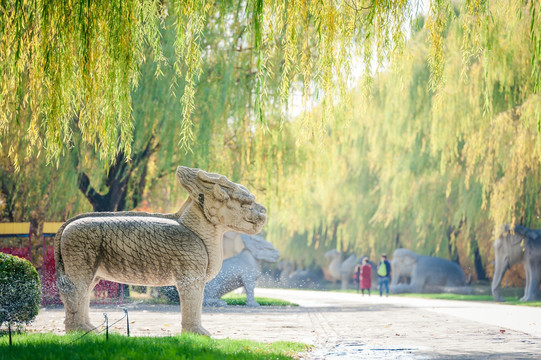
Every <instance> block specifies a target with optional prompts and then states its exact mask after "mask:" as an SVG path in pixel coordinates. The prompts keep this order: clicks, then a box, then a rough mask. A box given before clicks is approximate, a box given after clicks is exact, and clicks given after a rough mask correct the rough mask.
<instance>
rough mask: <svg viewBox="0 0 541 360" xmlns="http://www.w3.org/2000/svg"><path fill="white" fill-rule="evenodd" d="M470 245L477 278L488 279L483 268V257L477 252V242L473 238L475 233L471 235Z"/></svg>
mask: <svg viewBox="0 0 541 360" xmlns="http://www.w3.org/2000/svg"><path fill="white" fill-rule="evenodd" d="M471 247H472V249H473V265H474V267H475V274H476V275H477V280H488V278H487V274H486V272H485V268H484V266H483V259H482V258H481V254H480V253H479V244H478V243H477V239H476V238H475V234H472V235H471Z"/></svg>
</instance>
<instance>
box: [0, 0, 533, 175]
mask: <svg viewBox="0 0 541 360" xmlns="http://www.w3.org/2000/svg"><path fill="white" fill-rule="evenodd" d="M516 1H517V2H518V1H519V0H516ZM419 3H420V0H387V1H373V0H347V1H333V0H314V1H308V0H295V1H286V0H276V1H271V0H248V1H246V2H239V1H234V0H230V1H222V2H211V1H208V0H204V1H196V0H179V1H175V2H166V1H164V0H108V1H83V0H27V1H21V0H6V1H2V2H0V137H2V143H1V145H0V153H1V154H3V155H7V156H8V157H9V158H10V159H11V161H12V163H13V164H14V165H15V166H16V167H17V166H18V164H19V158H20V157H21V156H24V157H29V156H33V155H39V153H40V152H42V151H43V152H44V153H45V155H46V156H47V159H48V160H52V161H58V158H59V156H60V155H61V154H63V153H65V152H66V151H68V150H69V147H70V145H69V144H70V139H71V137H72V134H71V130H70V129H71V128H72V126H71V125H73V123H74V122H75V121H76V120H75V119H78V120H77V121H78V123H77V126H78V128H79V129H81V133H82V135H83V141H84V142H85V143H86V144H89V145H91V146H92V147H94V148H95V149H96V151H97V152H98V153H99V156H100V158H101V159H102V160H103V161H104V162H105V164H106V166H109V165H110V163H111V162H112V161H114V159H115V155H116V154H117V153H118V152H119V151H122V152H123V153H125V154H127V155H128V157H129V156H130V154H131V152H132V151H131V146H132V142H133V126H134V122H133V118H132V109H131V101H132V100H131V99H132V93H131V92H132V90H133V89H134V88H136V87H137V85H138V80H139V77H140V74H139V67H140V65H141V63H142V62H143V61H145V60H147V59H146V57H149V59H148V60H151V61H155V62H158V63H164V62H165V60H164V57H163V55H162V53H161V45H160V42H161V34H162V31H163V29H162V28H163V26H164V19H165V18H166V17H167V16H168V14H169V13H171V14H173V15H172V16H174V18H175V29H176V34H177V35H176V42H175V46H176V54H177V59H176V61H175V62H174V64H175V79H173V83H174V84H176V82H177V80H182V84H183V86H182V87H180V88H179V89H178V90H179V91H180V92H181V94H179V95H180V96H179V97H178V98H177V97H175V96H171V101H180V104H181V113H179V114H178V116H179V120H178V121H179V122H180V123H181V126H180V127H179V129H180V133H179V134H177V135H176V136H178V140H179V144H180V147H181V148H184V149H190V148H191V145H192V144H193V143H194V141H195V135H194V133H193V128H194V121H197V119H194V118H193V114H194V109H195V108H194V107H195V105H194V104H195V102H194V96H195V89H196V87H197V86H198V82H199V78H200V75H201V69H202V54H203V53H204V52H205V51H206V49H205V48H202V44H203V43H204V39H203V34H204V33H205V30H206V29H207V28H208V27H212V26H215V24H216V21H213V20H214V19H217V18H225V19H231V20H226V22H227V21H240V22H241V23H243V24H242V26H244V27H245V28H246V29H249V30H250V31H248V32H246V35H245V36H243V37H242V38H241V39H240V43H239V45H241V46H242V47H244V48H250V47H251V48H252V49H253V51H252V57H253V61H252V69H251V71H252V72H254V73H255V78H256V81H255V83H254V89H253V98H252V101H251V102H252V104H253V105H254V109H255V111H252V112H250V111H248V109H247V113H248V114H249V116H250V121H251V122H254V121H256V120H259V121H260V122H264V121H265V120H264V114H265V109H264V108H263V105H262V104H273V105H272V106H276V107H280V108H282V109H283V108H287V103H288V102H289V101H290V99H291V94H293V93H294V92H295V93H299V92H300V93H302V94H303V99H304V100H303V104H304V106H305V107H306V106H308V105H309V103H310V102H314V101H315V102H321V103H323V105H324V113H325V116H324V118H323V121H322V122H317V123H314V122H313V121H312V120H310V117H305V125H304V126H305V127H306V128H308V130H310V131H311V132H314V130H317V131H320V130H321V129H323V126H322V125H324V124H325V123H326V121H327V120H326V119H327V118H328V117H332V112H331V111H330V110H331V109H332V107H333V104H335V103H336V101H337V99H338V98H340V96H341V95H343V94H344V93H345V91H344V90H345V88H346V87H347V86H348V85H347V84H348V81H349V80H350V76H351V72H352V66H351V62H352V60H353V59H354V58H357V57H358V58H361V59H364V62H365V63H366V64H371V63H372V59H374V58H377V59H378V62H379V64H384V63H385V59H387V58H388V57H389V56H390V55H391V54H392V53H394V52H396V51H397V50H398V51H399V49H400V48H401V47H402V46H401V44H403V43H404V36H405V35H404V34H405V33H406V32H407V31H406V30H407V28H406V27H407V26H409V20H410V18H411V16H412V14H413V10H412V9H415V8H417V7H418V4H419ZM468 3H469V4H471V6H469V7H468V10H469V13H468V14H469V16H473V17H475V16H478V15H480V14H483V12H484V11H485V6H483V4H484V1H482V0H468ZM239 11H240V12H242V11H244V14H245V15H244V16H240V17H239V16H237V15H234V14H238V13H239ZM413 15H414V14H413ZM448 17H449V0H437V1H434V2H433V5H432V8H431V12H430V17H429V21H428V23H429V27H430V28H432V30H433V31H432V32H431V35H430V41H431V44H432V49H433V50H432V52H431V55H430V56H431V63H430V64H431V68H432V72H433V80H434V81H433V83H434V84H437V83H438V81H439V80H440V77H441V73H442V65H443V59H442V57H441V43H442V42H441V39H442V36H443V35H442V34H443V31H444V29H445V26H446V25H445V24H446V23H447V19H448ZM478 18H481V17H478ZM531 18H532V30H531V36H532V53H533V55H532V56H533V58H534V60H535V64H537V65H538V64H539V58H540V57H539V46H538V44H539V38H540V37H539V24H538V23H536V22H534V21H535V19H538V18H539V5H538V4H537V2H532V5H531ZM481 19H482V21H484V22H486V21H488V20H486V19H489V17H488V16H487V17H484V18H481ZM230 35H231V34H227V33H224V38H226V37H228V36H230ZM487 46H488V45H487ZM149 49H150V51H149ZM371 70H372V69H371V65H367V66H366V73H367V74H365V75H369V73H370V72H371ZM156 73H157V74H158V75H159V74H161V67H160V66H158V68H157V70H156ZM274 76H277V77H279V78H280V79H281V82H280V86H279V88H277V89H270V88H268V86H269V81H268V79H269V78H270V77H274ZM533 76H534V77H537V78H539V70H538V67H537V68H534V69H533ZM179 83H180V81H179ZM537 83H538V84H539V81H537ZM173 89H177V87H175V86H173ZM231 91H235V89H231ZM172 95H173V94H172ZM263 97H275V101H270V102H269V101H266V102H262V99H263ZM276 100H278V101H276ZM23 119H25V120H24V121H23ZM26 119H30V120H29V121H28V120H26ZM8 129H9V131H8ZM8 133H9V134H10V136H12V135H13V134H15V136H16V137H18V138H25V139H26V140H27V143H28V147H27V149H26V150H25V151H24V153H22V154H21V153H20V151H17V150H16V148H17V147H16V146H15V145H14V143H13V142H11V141H10V140H9V138H8V137H7V136H6V135H7V134H8ZM172 136H175V135H174V134H173V135H172Z"/></svg>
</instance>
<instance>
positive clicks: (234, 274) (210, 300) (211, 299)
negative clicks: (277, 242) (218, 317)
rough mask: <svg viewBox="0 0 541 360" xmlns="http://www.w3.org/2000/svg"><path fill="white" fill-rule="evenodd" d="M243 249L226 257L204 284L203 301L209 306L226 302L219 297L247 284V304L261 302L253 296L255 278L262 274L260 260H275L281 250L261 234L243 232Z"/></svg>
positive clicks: (245, 287)
mask: <svg viewBox="0 0 541 360" xmlns="http://www.w3.org/2000/svg"><path fill="white" fill-rule="evenodd" d="M241 238H242V241H243V242H244V246H245V247H244V250H242V252H241V253H240V254H237V255H235V256H233V257H230V258H229V259H226V260H224V263H223V266H222V269H221V270H220V272H219V273H218V275H216V277H215V278H214V279H212V280H211V281H209V282H208V283H207V285H206V286H205V297H204V300H203V304H204V305H207V306H225V305H227V304H226V302H225V301H223V300H221V299H220V298H221V297H222V296H224V295H225V294H227V293H228V292H230V291H233V290H235V289H238V288H240V287H244V289H246V305H247V306H259V304H258V303H257V301H255V298H254V288H255V282H256V280H257V279H258V278H259V277H260V276H261V266H260V262H263V261H267V262H276V261H277V260H278V257H279V256H280V252H279V251H278V250H276V249H275V248H274V246H272V244H271V243H270V242H268V241H266V240H265V239H263V238H262V237H261V236H256V235H244V234H242V235H241Z"/></svg>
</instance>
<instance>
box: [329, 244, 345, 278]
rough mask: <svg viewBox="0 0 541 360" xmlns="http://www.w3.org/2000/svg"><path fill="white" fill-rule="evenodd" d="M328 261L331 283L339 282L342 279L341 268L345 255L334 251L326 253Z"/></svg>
mask: <svg viewBox="0 0 541 360" xmlns="http://www.w3.org/2000/svg"><path fill="white" fill-rule="evenodd" d="M325 258H326V259H327V274H328V275H329V276H330V279H329V280H331V281H333V282H337V281H338V280H340V279H341V278H342V274H341V273H340V266H341V265H342V259H343V255H342V252H340V251H338V250H336V249H332V250H329V251H327V252H326V253H325Z"/></svg>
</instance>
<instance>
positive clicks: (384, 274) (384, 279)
mask: <svg viewBox="0 0 541 360" xmlns="http://www.w3.org/2000/svg"><path fill="white" fill-rule="evenodd" d="M377 273H378V285H379V296H382V295H383V287H384V286H385V296H389V280H391V263H389V261H387V254H381V260H380V262H379V264H378V267H377Z"/></svg>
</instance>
